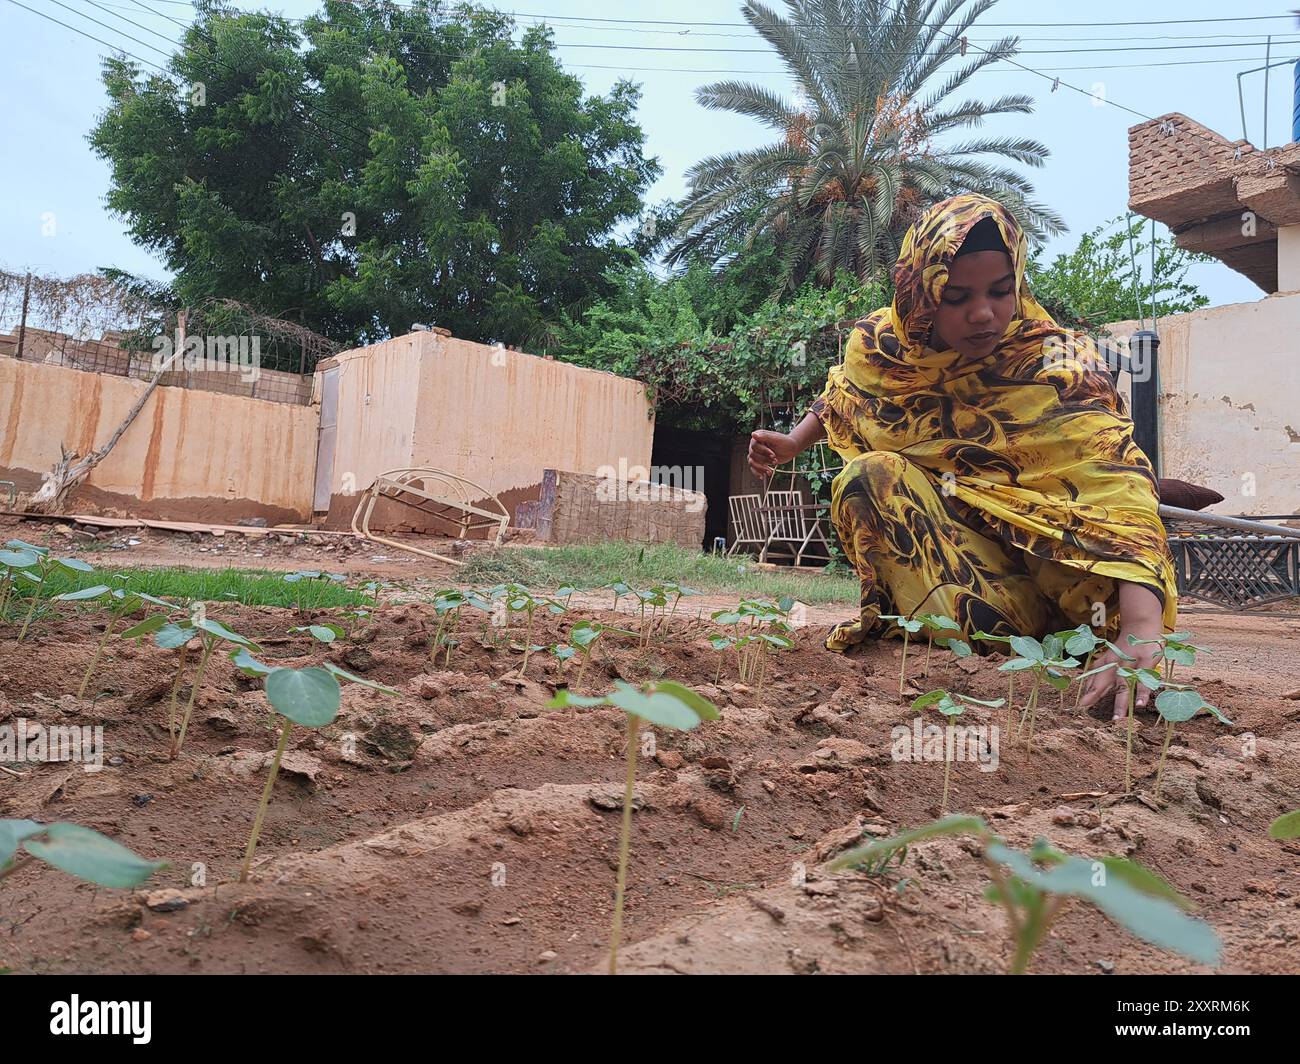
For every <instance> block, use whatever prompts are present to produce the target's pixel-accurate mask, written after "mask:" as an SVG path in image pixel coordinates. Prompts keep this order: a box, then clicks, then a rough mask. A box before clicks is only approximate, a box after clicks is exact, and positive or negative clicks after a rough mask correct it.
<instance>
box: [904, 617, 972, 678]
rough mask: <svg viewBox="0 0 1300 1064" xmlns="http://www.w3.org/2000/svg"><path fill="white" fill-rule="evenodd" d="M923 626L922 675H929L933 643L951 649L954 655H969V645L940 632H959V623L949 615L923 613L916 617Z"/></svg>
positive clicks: (961, 656) (960, 656) (962, 656)
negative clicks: (923, 656)
mask: <svg viewBox="0 0 1300 1064" xmlns="http://www.w3.org/2000/svg"><path fill="white" fill-rule="evenodd" d="M917 620H918V621H920V622H921V624H922V625H923V626H924V628H925V667H924V669H922V670H921V675H922V676H929V675H930V651H931V650H933V649H934V644H935V643H938V644H939V645H940V646H941V647H944V648H946V649H948V650H951V651H952V653H953V654H954V656H956V657H959V658H965V657H969V656H970V646H969V645H968V644H967V643H965V642H964V641H963V640H961V639H957V638H956V637H955V636H951V635H949V636H943V635H939V634H938V633H941V632H957V633H958V634H960V633H961V625H960V624H958V623H957V622H956V621H954V620H953V619H952V618H951V617H946V616H944V615H943V614H942V613H923V614H921V616H919V617H918V618H917Z"/></svg>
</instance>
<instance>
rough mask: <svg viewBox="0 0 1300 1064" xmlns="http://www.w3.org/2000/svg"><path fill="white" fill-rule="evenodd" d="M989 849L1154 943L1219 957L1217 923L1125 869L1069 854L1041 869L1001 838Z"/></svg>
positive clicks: (1034, 881) (1207, 958)
mask: <svg viewBox="0 0 1300 1064" xmlns="http://www.w3.org/2000/svg"><path fill="white" fill-rule="evenodd" d="M986 853H987V854H988V856H989V858H990V859H991V860H994V861H997V862H998V863H999V864H1004V865H1006V866H1007V867H1008V868H1010V869H1011V870H1012V872H1014V873H1015V874H1016V875H1017V876H1019V877H1020V878H1021V879H1022V880H1024V881H1025V883H1027V884H1029V885H1030V886H1032V887H1035V888H1036V889H1038V890H1042V891H1046V892H1047V893H1049V894H1064V895H1068V896H1071V897H1076V898H1084V899H1086V900H1087V901H1090V902H1092V904H1093V905H1095V906H1097V908H1098V909H1100V910H1101V911H1102V912H1103V913H1105V914H1106V915H1107V916H1108V917H1110V918H1111V919H1112V920H1114V921H1115V922H1116V923H1117V924H1120V925H1121V926H1122V927H1125V928H1127V929H1128V930H1129V931H1132V932H1133V934H1135V935H1137V936H1138V937H1139V938H1141V939H1143V940H1144V941H1146V942H1150V943H1151V944H1152V945H1155V946H1159V947H1161V948H1162V949H1168V950H1173V951H1174V952H1175V953H1180V954H1182V955H1183V956H1184V957H1187V958H1189V959H1191V960H1194V961H1197V962H1199V963H1201V964H1209V965H1215V964H1218V963H1219V954H1220V943H1219V936H1218V935H1217V934H1215V933H1214V930H1213V928H1211V927H1210V926H1209V925H1208V924H1205V923H1202V922H1201V921H1200V920H1196V919H1193V918H1192V917H1190V916H1187V915H1185V914H1184V913H1183V912H1181V911H1180V910H1179V908H1178V906H1176V905H1175V904H1173V903H1172V902H1171V901H1168V900H1167V899H1166V898H1164V897H1160V896H1157V895H1153V894H1148V893H1146V892H1145V891H1143V890H1139V889H1137V888H1136V887H1134V886H1133V885H1132V883H1131V882H1130V881H1129V879H1128V878H1126V876H1125V875H1124V874H1121V875H1118V876H1110V875H1106V876H1104V877H1098V876H1097V874H1096V871H1095V869H1094V867H1093V866H1094V864H1095V863H1097V862H1091V861H1085V860H1082V859H1081V858H1078V857H1069V856H1067V857H1065V858H1064V860H1062V861H1061V863H1059V864H1057V865H1055V866H1054V867H1052V868H1049V869H1046V870H1045V871H1044V870H1040V869H1039V868H1038V867H1037V866H1035V865H1034V863H1033V862H1032V861H1030V859H1029V858H1028V857H1027V856H1026V855H1025V854H1023V853H1021V852H1019V851H1018V850H1012V849H1009V848H1008V847H1006V846H1004V845H1003V844H1002V843H1000V842H997V841H993V842H990V843H989V844H988V846H987V848H986ZM1099 880H1100V883H1099Z"/></svg>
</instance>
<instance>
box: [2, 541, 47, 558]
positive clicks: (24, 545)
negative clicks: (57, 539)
mask: <svg viewBox="0 0 1300 1064" xmlns="http://www.w3.org/2000/svg"><path fill="white" fill-rule="evenodd" d="M5 546H6V547H9V548H10V549H11V550H21V551H27V552H28V553H29V554H39V555H40V556H41V557H42V558H44V557H45V556H46V555H47V554H49V553H50V548H49V547H38V546H37V545H36V544H35V543H28V542H27V541H26V540H25V539H8V540H5Z"/></svg>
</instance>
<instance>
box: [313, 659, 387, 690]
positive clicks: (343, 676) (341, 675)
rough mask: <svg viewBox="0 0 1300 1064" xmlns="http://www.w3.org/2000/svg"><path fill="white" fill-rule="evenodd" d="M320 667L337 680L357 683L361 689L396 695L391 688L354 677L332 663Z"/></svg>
mask: <svg viewBox="0 0 1300 1064" xmlns="http://www.w3.org/2000/svg"><path fill="white" fill-rule="evenodd" d="M321 667H322V668H323V669H324V670H325V671H326V672H328V673H330V675H332V676H334V677H336V678H337V679H339V680H345V681H346V682H348V683H359V684H360V685H361V686H362V687H370V688H372V689H374V690H376V691H383V692H384V694H386V695H395V694H397V693H398V692H397V691H395V690H394V689H393V688H391V687H385V686H384V685H383V684H382V683H377V682H376V681H374V680H367V679H365V678H364V677H362V676H354V675H353V674H352V673H350V672H348V671H347V670H346V669H340V668H339V667H338V666H337V665H335V664H334V663H333V662H332V661H327V662H325V663H324V665H322V666H321Z"/></svg>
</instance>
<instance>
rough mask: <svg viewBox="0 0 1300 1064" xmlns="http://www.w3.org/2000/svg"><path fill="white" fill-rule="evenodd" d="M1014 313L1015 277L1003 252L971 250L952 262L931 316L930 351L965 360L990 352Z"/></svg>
mask: <svg viewBox="0 0 1300 1064" xmlns="http://www.w3.org/2000/svg"><path fill="white" fill-rule="evenodd" d="M1015 310H1016V275H1015V270H1014V268H1013V266H1012V264H1011V256H1010V255H1008V254H1007V253H1006V252H1005V251H975V252H972V253H971V254H969V255H961V256H958V257H957V258H955V259H953V262H952V268H951V270H949V272H948V283H947V285H945V286H944V289H943V295H942V296H941V297H940V299H939V306H938V309H937V310H936V311H935V315H934V335H933V336H932V338H931V344H930V346H931V347H933V348H934V349H935V350H936V351H946V350H948V349H949V348H952V349H953V350H955V351H957V352H958V353H959V354H961V355H962V356H964V357H965V358H981V357H983V356H985V355H988V354H990V353H992V351H993V349H994V348H995V347H997V345H998V341H999V340H1001V339H1002V334H1003V333H1005V332H1006V331H1007V326H1008V325H1010V324H1011V319H1012V317H1014V316H1015Z"/></svg>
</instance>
